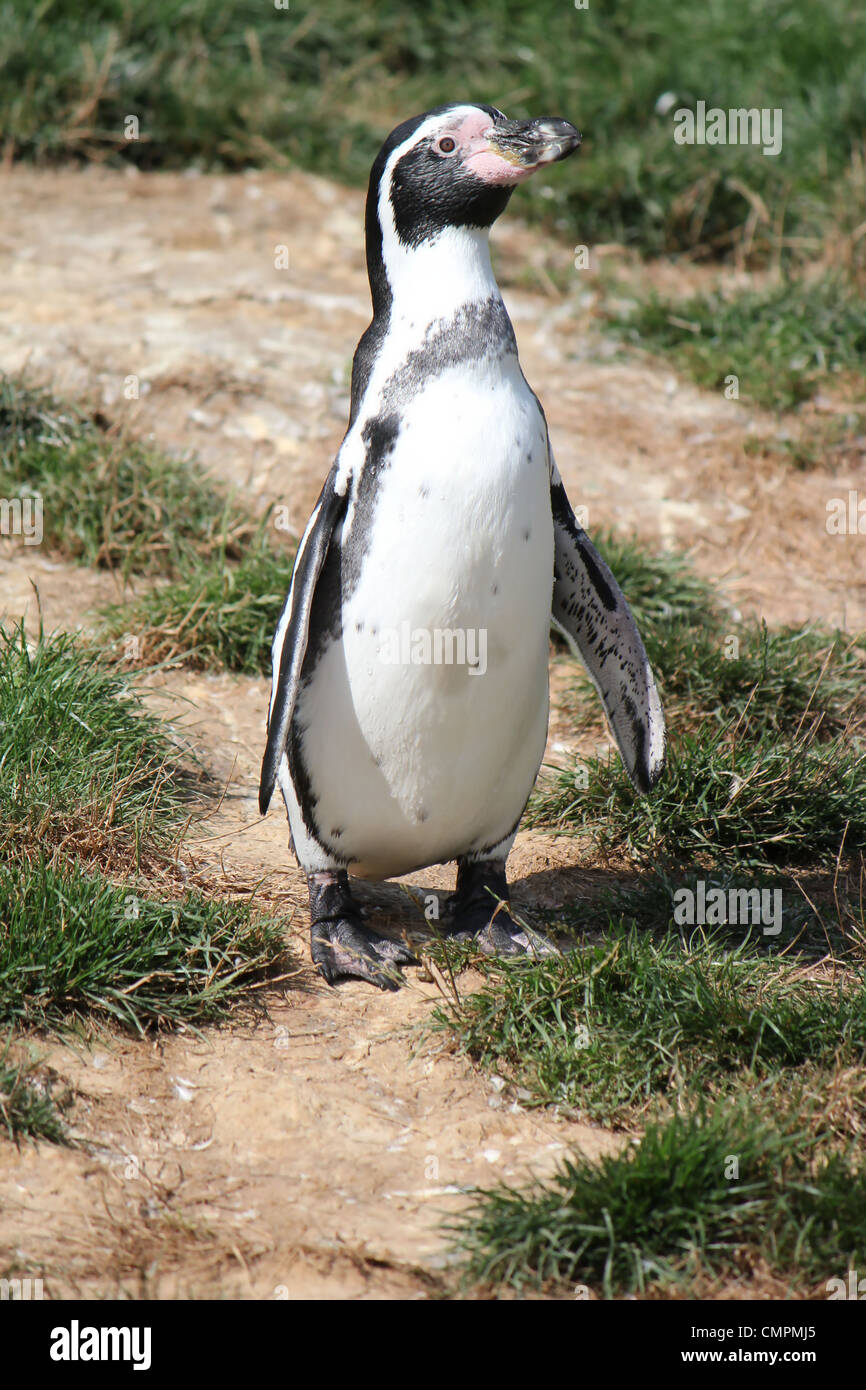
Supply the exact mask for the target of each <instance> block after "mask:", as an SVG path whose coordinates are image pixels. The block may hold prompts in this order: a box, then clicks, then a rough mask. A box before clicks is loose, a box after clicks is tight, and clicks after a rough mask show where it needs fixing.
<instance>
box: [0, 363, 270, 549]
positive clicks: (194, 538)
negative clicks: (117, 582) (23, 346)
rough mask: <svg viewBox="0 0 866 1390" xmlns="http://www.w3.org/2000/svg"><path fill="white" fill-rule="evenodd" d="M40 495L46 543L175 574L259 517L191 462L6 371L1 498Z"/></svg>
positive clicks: (0, 396)
mask: <svg viewBox="0 0 866 1390" xmlns="http://www.w3.org/2000/svg"><path fill="white" fill-rule="evenodd" d="M34 495H36V496H39V497H41V498H42V533H43V543H44V544H45V545H47V546H48V547H50V548H51V549H52V550H54V551H55V552H57V553H58V554H60V555H62V556H63V557H64V558H65V559H69V560H73V561H75V562H76V563H79V564H85V565H98V566H106V567H108V568H110V569H117V570H119V571H121V572H122V573H123V574H124V575H127V574H154V575H157V574H165V575H169V574H173V573H175V572H176V571H177V570H178V569H179V568H181V567H182V566H184V565H188V564H190V563H195V562H198V561H200V560H201V559H202V558H203V557H207V556H209V555H211V554H212V553H213V552H214V551H217V550H219V551H220V552H221V553H228V554H229V555H230V556H232V557H233V558H237V557H238V556H239V555H240V554H241V548H242V544H243V542H245V541H246V540H247V539H248V538H249V536H250V535H251V534H252V532H253V531H254V529H255V527H254V522H253V521H252V519H251V518H250V517H249V516H247V515H246V514H245V513H244V512H243V511H242V510H241V509H239V507H238V506H237V505H236V504H235V503H234V502H232V501H230V500H228V499H227V498H226V497H225V496H224V495H223V494H222V493H221V492H220V490H219V489H218V488H216V487H214V486H213V484H212V483H211V482H210V481H209V480H208V479H207V478H206V477H205V475H204V474H203V473H202V472H201V471H200V470H199V469H198V468H197V467H195V465H194V464H193V463H192V462H191V461H190V460H189V459H178V458H173V457H172V456H171V455H170V454H168V453H166V452H165V451H164V450H162V449H159V448H158V447H157V446H156V445H153V444H150V443H145V442H142V441H140V440H133V439H127V438H124V437H123V436H122V435H120V434H118V433H115V432H114V431H111V430H107V429H103V428H101V426H100V425H99V424H97V423H96V421H94V420H93V419H91V418H89V417H88V416H87V415H85V414H84V413H83V412H82V411H80V410H78V409H77V408H76V407H75V406H72V405H70V404H69V403H68V402H60V401H58V400H56V399H55V398H54V397H53V396H52V395H51V394H50V393H49V392H47V391H43V390H41V389H36V388H33V387H30V386H27V385H25V384H23V383H21V382H20V381H17V380H13V379H12V378H9V377H0V496H5V497H7V498H13V497H18V496H34Z"/></svg>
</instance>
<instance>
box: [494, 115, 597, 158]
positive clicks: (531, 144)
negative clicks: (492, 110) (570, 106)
mask: <svg viewBox="0 0 866 1390" xmlns="http://www.w3.org/2000/svg"><path fill="white" fill-rule="evenodd" d="M487 142H488V144H489V146H490V148H491V150H493V151H494V152H495V153H496V154H499V155H501V156H502V158H503V159H507V160H508V161H509V163H511V164H516V165H517V166H518V168H521V169H535V168H536V167H537V166H538V165H540V164H553V163H554V162H555V161H556V160H557V159H566V158H567V157H568V156H569V155H570V154H573V153H574V151H575V150H576V149H577V148H578V146H579V145H580V131H579V130H575V128H574V126H573V125H570V124H569V123H568V121H562V120H560V119H559V117H558V116H539V117H538V118H537V119H536V120H534V121H497V123H496V125H494V126H492V127H491V128H490V131H489V133H488V135H487Z"/></svg>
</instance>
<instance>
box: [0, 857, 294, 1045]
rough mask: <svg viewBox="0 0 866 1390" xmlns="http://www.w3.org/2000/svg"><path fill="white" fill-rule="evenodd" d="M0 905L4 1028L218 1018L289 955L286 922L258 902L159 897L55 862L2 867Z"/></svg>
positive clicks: (137, 1028)
mask: <svg viewBox="0 0 866 1390" xmlns="http://www.w3.org/2000/svg"><path fill="white" fill-rule="evenodd" d="M0 902H3V903H4V915H3V924H2V927H0V1021H2V1022H4V1023H6V1024H7V1025H8V1024H14V1025H15V1026H16V1027H36V1028H47V1027H60V1028H65V1027H69V1026H71V1025H72V1024H73V1023H76V1022H83V1023H90V1022H92V1021H94V1020H102V1021H109V1020H110V1021H113V1022H116V1023H118V1024H120V1025H122V1026H124V1027H126V1028H128V1029H130V1030H132V1031H134V1032H137V1033H142V1032H143V1031H144V1030H145V1029H146V1028H148V1027H152V1026H156V1025H165V1024H170V1025H177V1024H181V1023H185V1024H199V1023H205V1022H209V1021H213V1020H215V1019H219V1018H221V1017H223V1016H224V1015H225V1014H226V1013H227V1012H228V1009H229V1007H230V1005H231V1004H232V1003H234V1002H236V1001H237V1000H238V998H240V997H241V996H246V997H247V998H248V997H249V988H250V986H251V985H254V984H256V983H257V982H258V981H259V980H260V979H262V978H264V977H265V976H266V975H268V974H272V973H273V972H274V971H275V970H276V969H277V967H278V966H279V964H280V963H281V962H282V961H283V960H284V959H285V944H284V939H283V937H284V930H285V923H281V922H278V921H275V920H272V919H268V918H266V917H263V916H259V915H257V914H256V913H255V912H254V911H253V909H252V907H251V905H250V904H249V903H242V902H225V901H222V902H221V901H218V900H215V899H213V898H210V897H204V896H203V895H202V894H201V893H199V892H197V891H190V892H188V893H187V894H185V896H184V897H183V898H182V899H180V900H177V901H160V900H157V899H156V898H154V897H153V896H150V895H149V894H148V892H147V891H146V890H141V889H136V888H135V887H134V886H133V885H132V884H129V883H126V884H121V885H117V884H114V883H111V882H109V881H108V880H107V879H106V878H104V877H102V876H101V875H100V874H98V873H90V872H87V871H85V870H84V869H83V868H82V867H81V866H80V865H77V864H70V863H68V862H66V863H60V864H58V863H57V862H55V863H49V862H48V860H47V859H45V858H44V857H39V858H38V859H34V860H32V861H31V862H29V863H26V864H25V865H24V866H22V865H21V864H10V865H4V866H0Z"/></svg>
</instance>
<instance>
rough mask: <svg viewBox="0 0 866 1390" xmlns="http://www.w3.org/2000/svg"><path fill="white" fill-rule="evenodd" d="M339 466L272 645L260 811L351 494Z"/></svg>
mask: <svg viewBox="0 0 866 1390" xmlns="http://www.w3.org/2000/svg"><path fill="white" fill-rule="evenodd" d="M336 479H337V465H336V464H334V466H333V467H332V469H331V471H330V473H329V474H328V476H327V478H326V479H325V484H324V487H323V488H322V491H321V493H320V494H319V500H318V502H317V503H316V505H315V507H314V509H313V514H312V516H311V517H310V520H309V521H308V522H307V529H306V530H305V531H304V534H303V536H302V537H301V543H300V545H299V546H298V553H297V555H296V556H295V564H294V568H293V570H292V583H291V587H290V589H289V594H288V597H287V599H286V602H285V604H284V606H283V611H282V613H281V614H280V621H279V624H278V625H277V631H276V634H275V636H274V644H273V648H272V651H273V669H274V674H273V685H272V687H271V704H270V709H269V711H268V742H267V747H266V748H265V755H264V758H263V759H262V772H261V779H260V781H259V810H260V811H261V813H262V815H264V814H265V812H266V811H267V809H268V806H269V805H270V802H271V797H272V795H273V791H274V786H275V785H276V781H277V773H278V772H279V767H280V763H281V761H282V758H283V754H284V753H285V751H286V743H287V740H288V736H289V727H290V725H291V722H292V714H293V713H294V709H295V701H296V700H297V695H298V684H299V681H300V677H301V667H302V666H303V662H304V656H305V654H306V650H307V639H308V636H309V631H310V610H311V609H312V606H313V598H314V596H315V592H316V585H317V583H318V580H319V575H320V574H321V572H322V566H323V565H324V563H325V557H326V556H327V554H328V548H329V546H330V544H331V537H332V536H333V534H334V529H335V527H336V526H337V524H338V522H339V521H340V519H341V518H342V516H343V513H344V511H345V508H346V502H347V498H348V492H346V493H340V492H338V491H337V487H336Z"/></svg>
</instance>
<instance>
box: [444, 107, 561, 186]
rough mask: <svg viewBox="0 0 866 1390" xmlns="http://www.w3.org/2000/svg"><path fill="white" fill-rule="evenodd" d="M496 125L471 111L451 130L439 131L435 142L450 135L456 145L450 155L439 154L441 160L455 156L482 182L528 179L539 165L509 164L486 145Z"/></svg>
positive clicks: (484, 115) (485, 116)
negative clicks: (470, 113)
mask: <svg viewBox="0 0 866 1390" xmlns="http://www.w3.org/2000/svg"><path fill="white" fill-rule="evenodd" d="M495 133H496V127H495V126H493V125H491V122H490V117H489V116H488V115H486V114H485V112H483V111H479V112H477V114H476V113H474V112H473V114H472V115H471V116H467V117H466V118H465V119H464V120H463V121H461V122H460V124H459V125H455V126H454V127H453V129H451V128H449V129H448V130H442V131H440V133H439V135H438V136H437V137H436V141H435V142H434V148H435V146H436V144H438V142H439V141H440V140H442V139H444V138H445V137H446V136H450V137H451V139H452V140H454V141H455V142H456V146H457V148H456V149H455V151H454V153H453V154H451V155H443V156H442V158H443V159H459V160H460V162H461V164H462V165H463V167H464V169H468V170H469V172H470V173H471V174H474V175H475V177H476V178H478V179H481V180H482V181H483V182H484V183H492V184H514V183H522V182H523V180H524V179H528V178H529V176H530V174H532V173H534V172H535V170H536V169H537V168H538V167H539V165H537V164H533V165H531V166H529V167H527V166H525V165H518V164H512V163H511V161H510V160H508V159H505V158H503V156H502V155H501V154H497V153H496V152H495V151H494V150H492V149H491V148H490V142H489V139H488V136H489V137H491V138H495Z"/></svg>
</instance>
